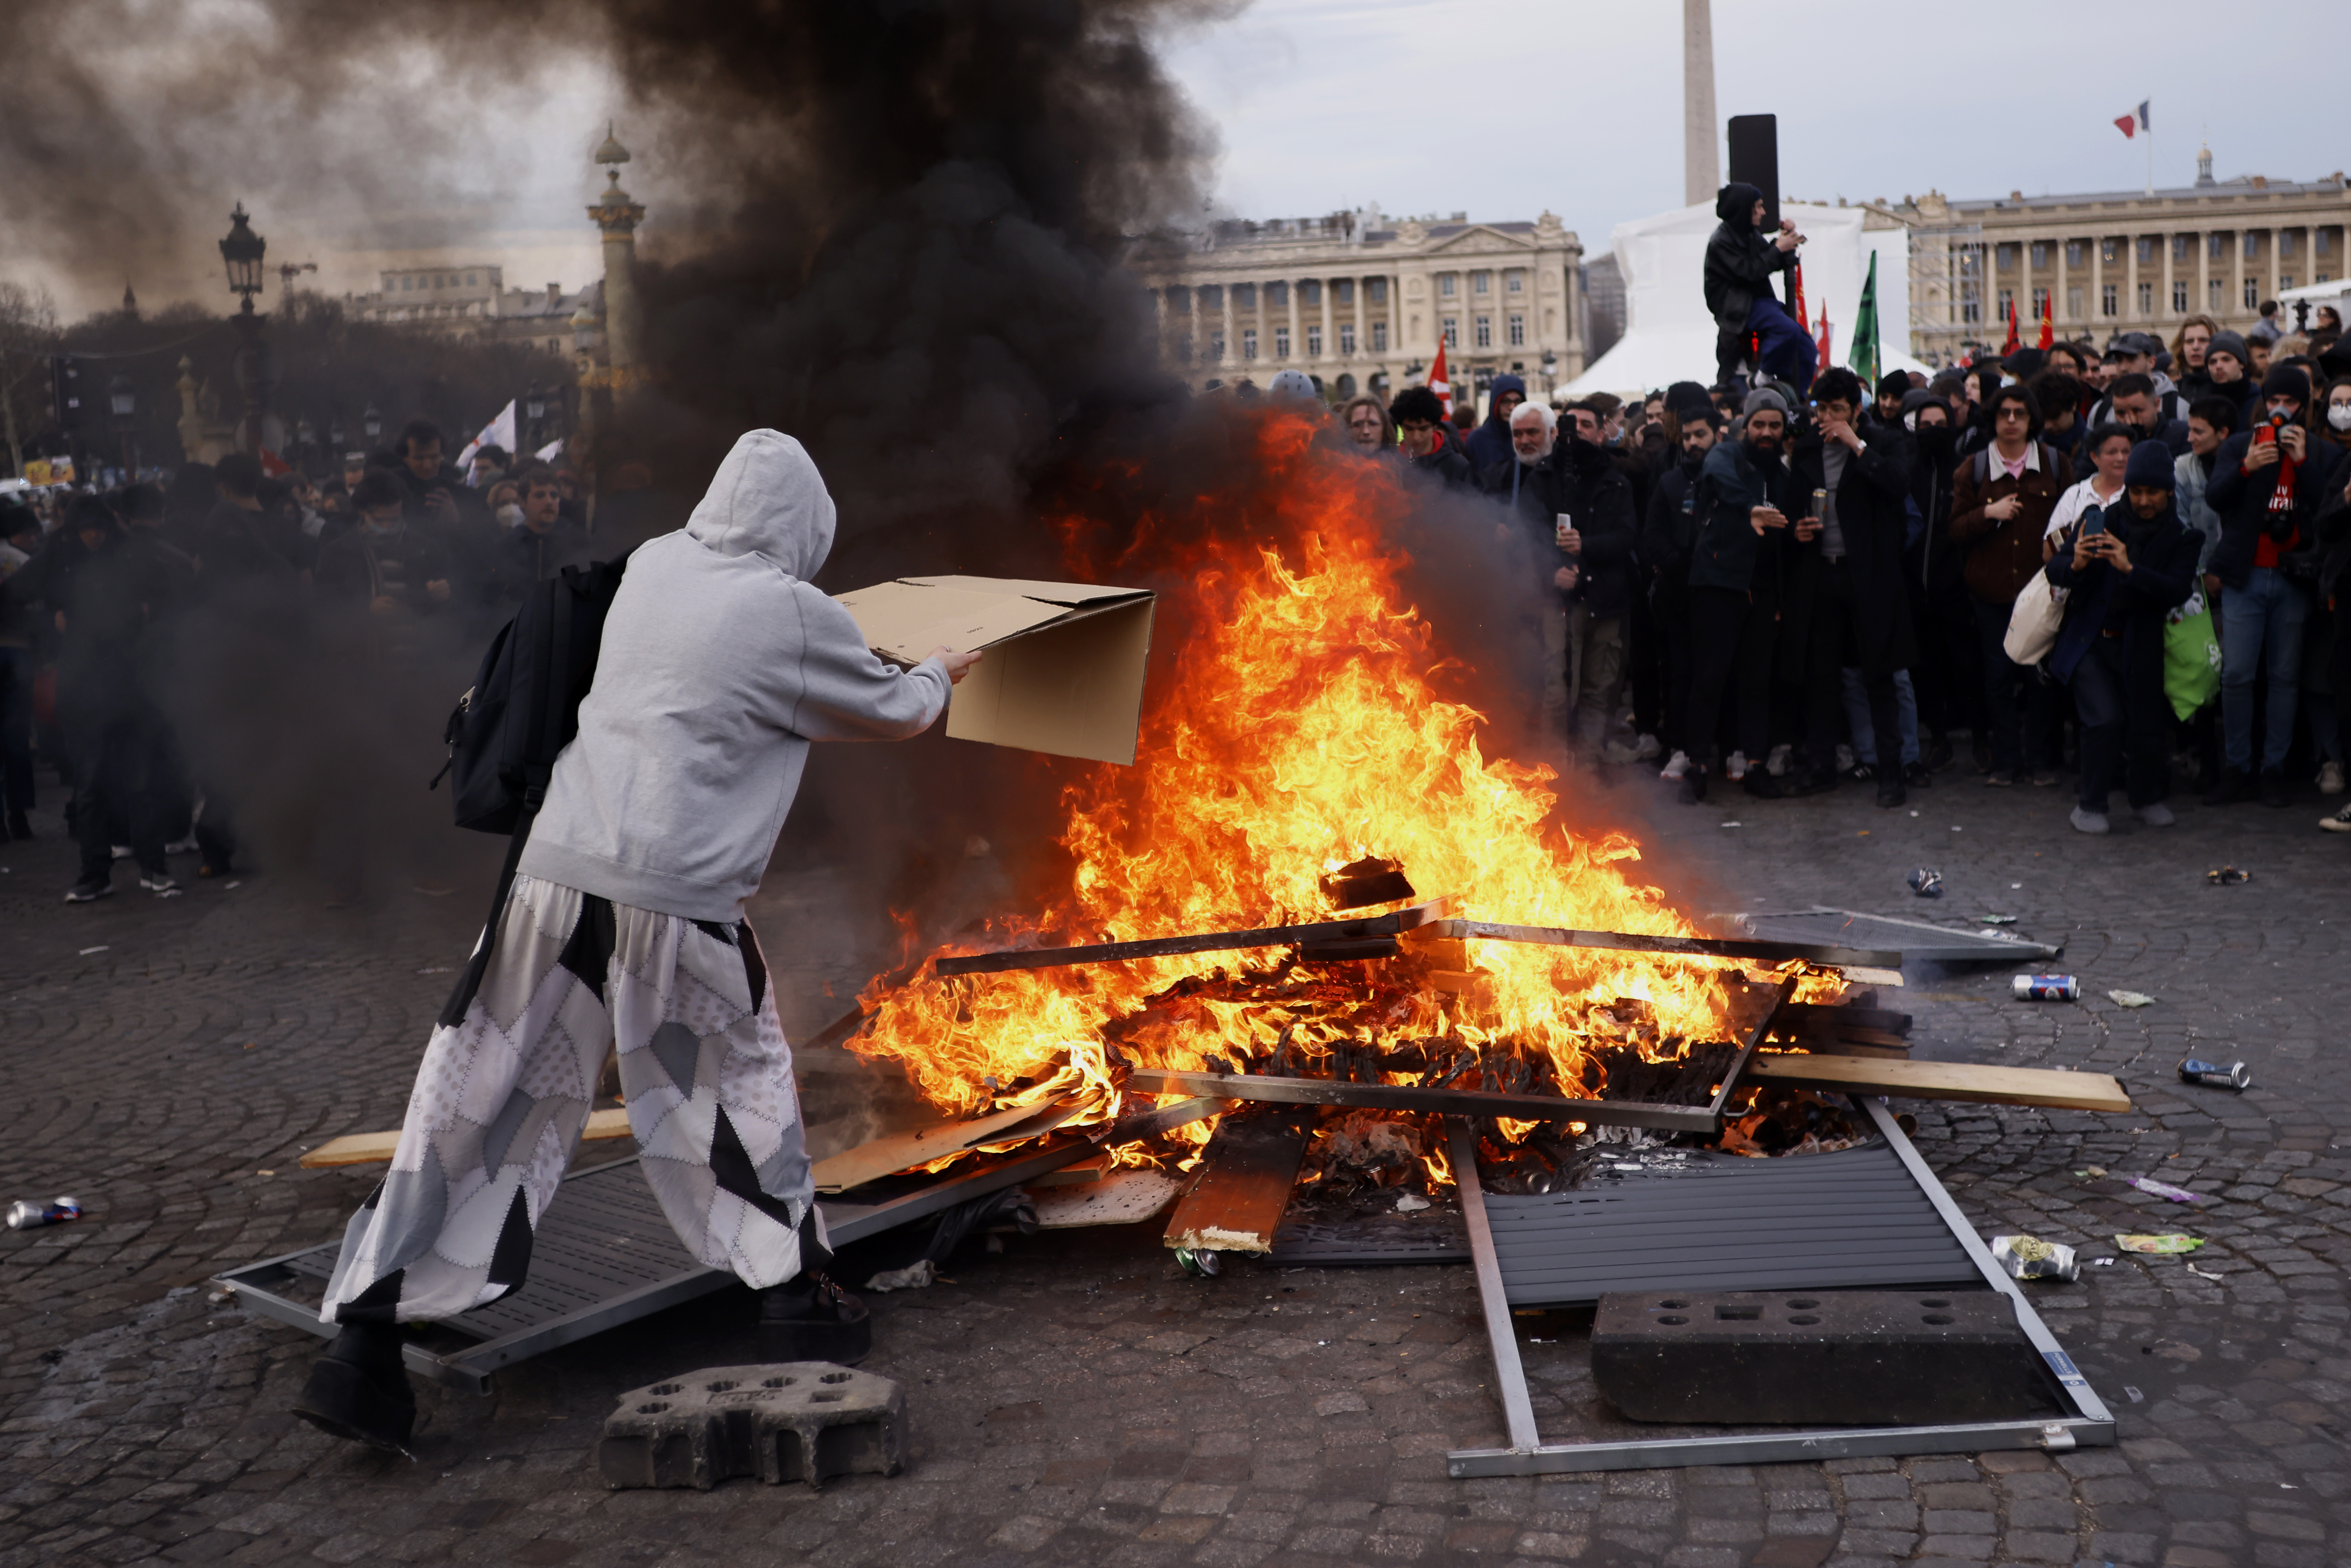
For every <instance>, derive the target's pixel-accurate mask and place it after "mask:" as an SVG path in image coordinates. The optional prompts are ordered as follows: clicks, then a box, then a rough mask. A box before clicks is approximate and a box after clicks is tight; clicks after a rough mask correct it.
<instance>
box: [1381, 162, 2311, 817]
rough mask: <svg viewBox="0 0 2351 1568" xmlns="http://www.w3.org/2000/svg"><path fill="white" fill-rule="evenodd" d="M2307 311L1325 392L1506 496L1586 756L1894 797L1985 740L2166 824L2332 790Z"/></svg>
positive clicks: (1427, 462) (1761, 785)
mask: <svg viewBox="0 0 2351 1568" xmlns="http://www.w3.org/2000/svg"><path fill="white" fill-rule="evenodd" d="M1741 206H1742V210H1743V206H1744V204H1743V203H1742V204H1741ZM1789 237H1791V238H1800V237H1801V236H1793V235H1790V236H1789ZM1756 244H1757V246H1759V247H1768V248H1769V249H1771V251H1772V252H1773V253H1774V254H1775V255H1779V256H1784V255H1786V254H1788V253H1789V252H1790V251H1791V250H1792V246H1781V245H1779V244H1778V243H1777V242H1775V241H1766V240H1764V239H1763V238H1762V237H1761V235H1758V236H1757V239H1756ZM1759 254H1760V248H1759ZM1772 265H1773V264H1772V263H1771V260H1770V259H1769V258H1766V259H1765V260H1763V261H1762V262H1760V263H1758V265H1757V269H1756V270H1757V273H1758V277H1759V280H1760V279H1761V277H1764V276H1766V275H1767V274H1768V271H1769V269H1770V267H1771V266H1772ZM1758 287H1759V289H1760V288H1761V287H1762V285H1761V282H1760V281H1759V284H1758ZM1722 309H1723V312H1725V313H1726V314H1725V317H1724V319H1728V318H1729V316H1736V317H1737V318H1738V319H1739V320H1740V322H1741V323H1742V324H1743V325H1746V326H1748V327H1749V328H1750V329H1751V328H1752V327H1753V326H1754V322H1755V319H1756V318H1757V317H1759V316H1763V315H1768V311H1767V310H1766V309H1765V308H1763V307H1762V306H1761V304H1760V303H1758V301H1757V300H1756V299H1753V298H1747V297H1744V296H1742V297H1740V298H1736V299H1730V300H1728V301H1727V302H1726V303H1725V304H1724V305H1723V307H1722ZM2330 316H2331V313H2330ZM2316 326H2317V328H2318V329H2319V330H2318V331H2317V332H2315V333H2314V334H2310V335H2304V334H2290V333H2286V332H2283V331H2282V330H2281V329H2280V328H2279V325H2278V323H2277V322H2276V321H2275V320H2274V319H2273V316H2265V317H2264V318H2263V319H2262V325H2261V326H2258V327H2256V328H2255V329H2252V330H2251V331H2249V332H2244V333H2239V332H2234V331H2230V330H2226V329H2222V328H2221V327H2220V326H2219V325H2218V324H2217V323H2215V322H2213V321H2211V320H2210V319H2206V318H2202V317H2198V318H2193V319H2190V320H2189V321H2188V322H2187V323H2186V324H2185V325H2184V326H2183V327H2182V328H2181V329H2180V331H2179V334H2178V336H2177V338H2176V339H2175V340H2173V341H2172V342H2171V343H2170V344H2169V345H2168V346H2167V345H2166V344H2164V343H2162V342H2160V341H2158V340H2156V339H2155V338H2153V337H2152V336H2150V335H2148V334H2146V333H2139V332H2126V333H2122V334H2120V335H2118V336H2116V337H2115V338H2114V339H2112V340H2109V341H2108V342H2107V343H2106V344H2105V346H2104V348H2103V349H2101V348H2099V347H2096V346H2095V345H2093V344H2091V343H2086V342H2059V343H2056V344H2054V345H2053V347H2051V348H2050V349H2048V350H2039V349H2020V350H2013V351H2011V352H2008V353H2006V354H2004V355H2001V356H1998V357H1987V358H1984V359H1981V360H1979V361H1976V362H1974V363H1971V364H1969V365H1966V366H1963V367H1954V368H1951V369H1948V370H1945V371H1941V372H1939V373H1938V374H1935V375H1933V376H1931V377H1930V376H1928V375H1925V374H1922V373H1920V372H1917V371H1909V372H1902V371H1896V372H1893V373H1890V374H1887V375H1886V376H1884V377H1883V378H1882V379H1880V380H1879V381H1878V382H1876V385H1875V386H1868V385H1865V384H1864V383H1863V382H1862V381H1861V379H1860V378H1859V377H1857V376H1856V375H1855V373H1854V372H1853V371H1850V370H1846V369H1843V368H1834V367H1832V368H1829V369H1825V370H1821V371H1818V373H1817V374H1815V373H1814V368H1813V363H1812V361H1811V357H1810V352H1809V350H1804V351H1802V352H1801V353H1800V352H1798V351H1797V350H1796V349H1795V348H1794V347H1793V346H1792V345H1784V347H1783V348H1782V345H1775V344H1774V342H1773V341H1772V339H1771V335H1770V334H1767V333H1764V332H1761V331H1760V330H1759V331H1752V332H1751V333H1750V338H1751V339H1754V340H1761V348H1762V349H1763V350H1764V353H1763V355H1762V356H1761V358H1762V363H1761V366H1760V367H1759V368H1758V370H1757V371H1756V373H1755V374H1753V375H1752V377H1751V378H1750V376H1748V375H1745V374H1740V375H1736V376H1735V377H1734V378H1733V379H1732V380H1730V381H1728V382H1724V381H1718V382H1715V383H1714V384H1712V385H1711V386H1708V385H1701V384H1699V383H1698V382H1677V383H1676V384H1674V385H1672V386H1670V387H1667V388H1665V389H1663V390H1661V391H1657V392H1651V393H1650V394H1649V395H1648V396H1647V397H1646V400H1644V401H1642V402H1637V403H1627V402H1623V401H1621V400H1619V399H1618V398H1615V397H1614V396H1610V395H1607V394H1604V393H1601V394H1594V395H1591V396H1583V397H1575V398H1567V397H1564V396H1562V397H1561V398H1559V399H1557V400H1555V402H1554V403H1553V405H1552V406H1544V405H1543V403H1542V402H1540V401H1529V399H1528V397H1527V392H1526V387H1525V383H1524V382H1523V381H1522V380H1521V379H1520V378H1519V377H1517V376H1514V375H1499V376H1496V377H1495V378H1494V379H1493V382H1492V383H1491V387H1490V392H1489V403H1488V408H1487V411H1486V413H1484V416H1483V417H1482V419H1481V418H1479V416H1478V415H1477V414H1476V413H1473V412H1472V411H1471V410H1470V408H1469V406H1468V404H1467V402H1465V403H1464V404H1463V405H1462V406H1461V407H1459V408H1458V409H1455V410H1453V411H1451V413H1448V412H1447V408H1446V405H1445V403H1444V402H1443V401H1442V400H1441V399H1440V398H1439V396H1438V395H1437V392H1434V391H1432V390H1430V389H1429V388H1426V387H1409V388H1406V389H1405V390H1404V391H1403V392H1399V393H1398V394H1396V396H1395V398H1394V399H1393V401H1391V402H1386V403H1385V404H1383V403H1382V402H1380V401H1379V400H1378V399H1376V398H1372V397H1358V398H1355V399H1353V401H1351V402H1348V403H1347V404H1346V405H1345V406H1344V407H1343V408H1342V409H1341V410H1340V411H1339V419H1340V423H1341V424H1342V426H1343V429H1344V432H1345V434H1346V437H1347V439H1349V440H1351V441H1353V442H1354V443H1355V444H1357V445H1358V446H1360V447H1361V448H1362V449H1363V450H1364V452H1365V454H1366V455H1371V456H1374V457H1377V458H1380V459H1382V460H1388V461H1395V462H1399V463H1402V464H1404V465H1408V466H1409V467H1410V468H1411V469H1413V470H1415V471H1416V472H1418V473H1420V474H1423V475H1425V476H1426V477H1427V478H1428V480H1430V481H1431V482H1434V483H1437V484H1439V485H1442V486H1447V487H1450V488H1452V489H1454V490H1456V491H1459V492H1464V493H1473V494H1476V495H1479V496H1482V497H1486V498H1488V499H1489V501H1490V502H1491V503H1492V504H1493V505H1495V506H1496V507H1498V508H1499V511H1500V513H1501V517H1499V519H1498V522H1497V527H1498V528H1501V529H1504V530H1506V531H1507V532H1508V533H1509V534H1510V537H1511V538H1514V539H1515V540H1517V541H1518V542H1519V543H1520V545H1521V546H1522V548H1523V550H1524V552H1525V554H1526V556H1527V558H1528V559H1530V561H1531V567H1530V570H1531V572H1532V573H1533V574H1534V576H1535V578H1536V580H1537V584H1538V586H1539V587H1540V588H1541V591H1543V592H1545V593H1546V594H1547V595H1548V596H1549V605H1550V608H1549V612H1548V613H1547V615H1546V618H1545V621H1544V630H1543V636H1542V640H1541V653H1540V655H1539V656H1540V657H1541V661H1542V673H1543V681H1544V686H1545V693H1546V695H1545V700H1544V709H1545V720H1546V727H1547V729H1548V730H1549V732H1550V734H1551V735H1552V737H1555V738H1556V740H1557V741H1558V742H1559V743H1560V744H1561V745H1562V747H1564V749H1565V751H1566V754H1567V756H1568V758H1569V760H1570V762H1571V764H1572V765H1573V766H1575V767H1579V768H1597V767H1599V766H1601V765H1602V764H1604V763H1609V764H1616V765H1629V764H1633V763H1635V762H1643V761H1656V762H1658V763H1659V764H1660V765H1661V771H1662V773H1663V776H1664V777H1665V778H1666V779H1669V780H1676V781H1677V782H1678V786H1679V792H1680V795H1681V798H1682V799H1683V800H1690V801H1698V800H1705V799H1707V798H1708V793H1709V791H1710V790H1712V789H1715V788H1717V787H1718V785H1719V784H1723V783H1736V784H1738V785H1740V787H1741V788H1742V789H1745V790H1746V792H1747V793H1749V794H1750V795H1755V796H1761V797H1763V798H1766V799H1771V798H1777V797H1780V796H1783V795H1810V794H1814V793H1818V792H1821V791H1823V790H1828V789H1835V788H1837V787H1838V786H1839V785H1840V784H1844V783H1848V782H1851V783H1858V784H1863V785H1865V786H1867V787H1870V788H1872V789H1874V790H1875V792H1876V802H1877V804H1878V805H1880V806H1883V807H1889V808H1890V807H1895V806H1899V805H1902V804H1903V803H1904V802H1905V800H1907V795H1908V793H1909V792H1910V791H1912V790H1917V789H1926V788H1929V787H1931V786H1933V785H1934V784H1935V783H1936V782H1937V781H1938V779H1942V778H1944V777H1945V776H1947V775H1949V774H1952V773H1954V772H1955V771H1959V772H1960V776H1962V777H1964V776H1965V775H1964V771H1963V770H1962V765H1963V764H1964V763H1969V762H1971V763H1972V770H1973V774H1974V776H1975V778H1976V779H1979V780H1980V783H1981V784H1983V785H1985V786H1989V787H1991V788H1995V789H2017V788H2021V789H2028V790H2030V789H2051V790H2054V789H2057V788H2058V787H2059V786H2060V785H2061V783H2062V782H2063V781H2064V779H2063V775H2064V773H2066V772H2068V771H2070V772H2072V773H2073V774H2074V782H2075V789H2074V800H2073V805H2072V808H2071V820H2072V822H2073V825H2074V827H2075V828H2077V829H2079V830H2080V831H2084V832H2086V833H2102V832H2105V831H2108V830H2109V827H2110V816H2111V814H2112V810H2113V809H2114V807H2115V801H2114V799H2113V798H2114V796H2115V795H2116V793H2117V792H2119V793H2120V794H2121V795H2122V797H2123V799H2124V800H2125V801H2126V803H2127V805H2128V808H2129V809H2130V810H2131V811H2132V812H2133V813H2135V814H2136V815H2137V818H2138V820H2139V821H2141V822H2142V823H2144V824H2146V825H2147V826H2151V827H2161V826H2166V825H2168V824H2170V823H2171V822H2172V821H2174V820H2175V819H2174V816H2173V813H2172V810H2171V808H2170V805H2169V804H2168V801H2169V800H2170V797H2171V795H2172V793H2173V788H2174V780H2175V779H2182V780H2184V781H2187V782H2188V783H2189V788H2190V789H2192V790H2193V791H2194V792H2196V793H2198V794H2199V795H2200V796H2201V797H2202V799H2203V800H2204V802H2205V803H2206V804H2208V805H2211V806H2216V807H2217V806H2231V805H2235V804H2238V803H2240V802H2246V801H2252V800H2259V801H2262V802H2263V803H2265V804H2268V805H2271V806H2286V805H2289V804H2291V803H2292V801H2293V800H2294V798H2295V796H2296V794H2297V793H2298V792H2300V791H2301V790H2303V789H2305V788H2307V787H2308V786H2310V785H2312V784H2315V787H2316V789H2318V791H2319V792H2320V793H2321V794H2323V795H2327V796H2333V795H2339V794H2341V793H2342V792H2343V788H2344V764H2345V757H2346V740H2347V739H2351V737H2346V720H2351V706H2346V705H2340V704H2338V700H2337V694H2338V693H2343V692H2346V691H2351V685H2346V683H2351V626H2346V624H2345V622H2346V619H2351V602H2338V595H2339V594H2340V592H2341V590H2342V589H2343V587H2344V584H2343V582H2342V578H2343V573H2344V569H2345V567H2346V564H2351V464H2346V463H2345V462H2344V460H2343V459H2344V456H2345V446H2346V444H2351V355H2344V356H2343V357H2338V355H2339V354H2340V353H2341V349H2340V348H2339V346H2338V343H2337V341H2336V340H2337V338H2338V337H2339V334H2340V325H2339V322H2336V321H2335V320H2333V319H2328V318H2326V317H2322V318H2321V319H2320V320H2319V321H2318V322H2317V323H2316ZM1728 336H1729V329H1726V337H1728ZM1775 348H1782V351H1778V352H1775V351H1774V350H1775ZM1530 641H1531V639H1530ZM1530 656H1531V657H1532V656H1538V655H1536V654H1535V653H1533V652H1532V649H1530ZM2322 825H2323V826H2324V827H2325V829H2327V830H2328V831H2336V832H2351V807H2345V808H2343V809H2341V810H2335V811H2334V812H2332V813H2331V814H2329V815H2328V816H2326V817H2325V819H2324V821H2323V823H2322Z"/></svg>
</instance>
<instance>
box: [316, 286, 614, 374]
mask: <svg viewBox="0 0 2351 1568" xmlns="http://www.w3.org/2000/svg"><path fill="white" fill-rule="evenodd" d="M378 278H379V281H380V282H381V285H382V287H381V288H380V289H379V290H378V291H377V292H375V293H373V294H353V295H349V296H346V297H345V300H344V304H345V306H346V308H348V309H349V310H350V312H351V314H352V316H353V317H355V318H356V319H360V320H362V321H404V322H409V323H413V325H415V326H418V327H423V328H425V329H429V330H433V331H439V332H446V333H448V334H450V335H451V336H453V337H469V338H470V337H495V338H497V339H499V340H507V341H514V342H524V343H528V344H530V345H531V346H532V347H534V348H539V349H545V350H548V351H549V353H555V354H562V355H565V356H566V357H569V355H570V353H571V351H572V334H571V318H572V314H573V313H574V312H575V311H577V310H578V309H579V308H580V304H581V302H582V299H583V298H584V297H583V295H581V294H580V293H570V294H567V293H565V292H564V291H563V286H562V285H561V284H559V283H550V284H549V285H548V286H547V287H545V288H544V289H539V290H533V289H528V288H508V287H506V282H505V277H504V275H503V273H502V272H501V270H500V269H499V268H497V267H491V266H489V265H487V264H486V263H465V264H455V265H451V266H446V267H397V268H393V269H391V270H387V271H384V272H382V273H380V274H379V275H378Z"/></svg>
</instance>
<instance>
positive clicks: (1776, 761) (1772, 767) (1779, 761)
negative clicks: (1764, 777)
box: [1763, 740, 1796, 779]
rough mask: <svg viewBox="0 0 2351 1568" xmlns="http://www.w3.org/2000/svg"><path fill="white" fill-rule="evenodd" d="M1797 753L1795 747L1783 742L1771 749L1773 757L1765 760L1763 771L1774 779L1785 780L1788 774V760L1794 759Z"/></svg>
mask: <svg viewBox="0 0 2351 1568" xmlns="http://www.w3.org/2000/svg"><path fill="white" fill-rule="evenodd" d="M1795 752H1796V748H1795V747H1792V746H1791V745H1789V744H1788V743H1787V742H1786V741H1784V740H1783V741H1782V742H1781V743H1780V744H1779V745H1777V746H1775V747H1772V748H1771V756H1770V757H1769V758H1765V759H1764V762H1763V771H1764V772H1766V773H1769V774H1770V775H1771V777H1772V778H1774V779H1781V778H1785V777H1786V776H1787V772H1788V759H1789V758H1792V757H1793V756H1794V755H1795Z"/></svg>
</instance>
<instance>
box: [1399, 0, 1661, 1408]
mask: <svg viewBox="0 0 2351 1568" xmlns="http://www.w3.org/2000/svg"><path fill="white" fill-rule="evenodd" d="M1698 4H1699V5H1704V4H1705V0H1698ZM1445 1147H1446V1152H1447V1155H1449V1156H1450V1157H1451V1159H1452V1161H1453V1182H1454V1186H1455V1187H1456V1188H1457V1189H1458V1191H1459V1192H1460V1194H1461V1218H1462V1219H1463V1220H1464V1221H1465V1222H1467V1224H1468V1228H1469V1257H1470V1260H1471V1261H1472V1262H1473V1263H1474V1264H1475V1265H1476V1268H1477V1272H1478V1301H1479V1305H1480V1306H1482V1307H1483V1308H1485V1311H1486V1338H1487V1340H1488V1342H1489V1343H1491V1344H1492V1346H1493V1350H1494V1381H1495V1383H1497V1384H1498V1385H1499V1388H1500V1393H1501V1396H1502V1420H1503V1422H1504V1424H1505V1425H1506V1426H1508V1427H1509V1428H1510V1452H1512V1453H1514V1454H1528V1453H1532V1452H1533V1451H1534V1450H1535V1449H1537V1448H1541V1446H1542V1435H1541V1433H1540V1432H1538V1431H1536V1430H1535V1406H1534V1400H1533V1398H1532V1397H1531V1396H1530V1395H1529V1394H1528V1393H1527V1371H1526V1367H1525V1365H1524V1364H1522V1363H1521V1362H1520V1360H1519V1331H1518V1327H1517V1325H1516V1324H1514V1323H1512V1322H1510V1299H1509V1297H1508V1296H1507V1295H1505V1294H1504V1292H1503V1290H1502V1264H1501V1260H1499V1258H1497V1257H1496V1256H1495V1255H1494V1228H1493V1227H1492V1226H1491V1225H1489V1224H1488V1223H1487V1220H1486V1189H1485V1188H1484V1187H1482V1186H1479V1185H1478V1139H1477V1136H1476V1135H1475V1134H1472V1133H1471V1132H1470V1131H1469V1124H1468V1123H1467V1122H1465V1121H1463V1120H1462V1119H1461V1118H1460V1117H1458V1116H1447V1118H1446V1119H1445Z"/></svg>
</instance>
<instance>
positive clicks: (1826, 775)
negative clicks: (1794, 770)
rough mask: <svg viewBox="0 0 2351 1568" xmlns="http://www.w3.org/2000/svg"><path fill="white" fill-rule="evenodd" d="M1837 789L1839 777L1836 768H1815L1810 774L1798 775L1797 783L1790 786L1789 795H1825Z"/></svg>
mask: <svg viewBox="0 0 2351 1568" xmlns="http://www.w3.org/2000/svg"><path fill="white" fill-rule="evenodd" d="M1836 787H1837V776H1836V770H1835V769H1834V768H1813V770H1812V771H1811V772H1809V773H1804V774H1800V775H1798V776H1797V779H1796V781H1795V782H1794V783H1792V784H1791V785H1789V786H1788V793H1789V794H1791V795H1798V796H1802V795H1825V794H1827V793H1828V792H1829V791H1830V790H1832V789H1835V788H1836Z"/></svg>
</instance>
